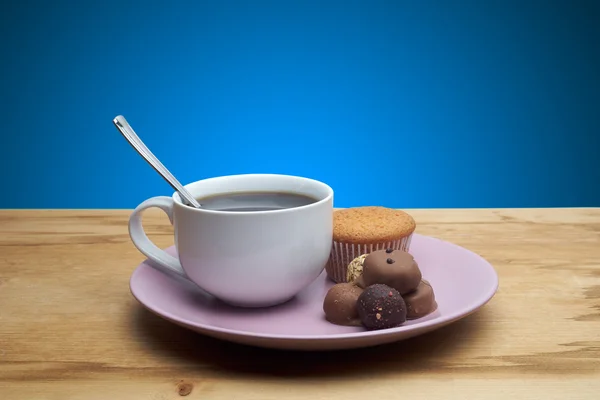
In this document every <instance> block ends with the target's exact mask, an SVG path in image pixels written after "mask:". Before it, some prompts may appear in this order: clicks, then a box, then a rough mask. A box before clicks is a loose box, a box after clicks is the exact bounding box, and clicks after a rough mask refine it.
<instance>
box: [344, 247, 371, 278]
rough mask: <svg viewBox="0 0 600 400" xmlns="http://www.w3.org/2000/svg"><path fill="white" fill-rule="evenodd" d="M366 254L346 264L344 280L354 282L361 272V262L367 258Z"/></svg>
mask: <svg viewBox="0 0 600 400" xmlns="http://www.w3.org/2000/svg"><path fill="white" fill-rule="evenodd" d="M367 256H368V254H363V255H362V256H358V257H356V258H355V259H354V260H352V261H351V262H350V264H348V270H347V272H346V281H348V282H355V281H356V280H357V279H358V277H359V276H360V275H361V274H362V270H363V262H364V261H365V258H367Z"/></svg>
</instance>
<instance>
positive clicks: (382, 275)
mask: <svg viewBox="0 0 600 400" xmlns="http://www.w3.org/2000/svg"><path fill="white" fill-rule="evenodd" d="M388 250H389V249H388ZM388 250H376V251H374V252H372V253H370V254H369V255H368V256H367V258H365V261H364V262H363V272H362V275H361V278H360V279H358V280H357V281H356V282H357V284H359V285H360V286H361V287H363V288H366V287H368V286H371V285H374V284H377V283H382V284H385V285H388V286H390V287H392V288H394V289H396V290H397V291H398V292H399V293H400V294H401V295H404V294H406V293H408V292H411V291H413V290H415V289H416V288H417V286H419V283H420V282H421V277H422V276H421V270H420V269H419V266H418V265H417V262H416V261H415V259H414V258H413V256H412V255H411V254H409V253H407V252H405V251H402V250H393V251H392V252H388Z"/></svg>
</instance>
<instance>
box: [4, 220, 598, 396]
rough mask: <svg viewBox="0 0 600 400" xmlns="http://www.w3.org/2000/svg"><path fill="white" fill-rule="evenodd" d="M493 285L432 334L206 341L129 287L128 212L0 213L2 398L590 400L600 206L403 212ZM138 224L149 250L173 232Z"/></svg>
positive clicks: (158, 223)
mask: <svg viewBox="0 0 600 400" xmlns="http://www.w3.org/2000/svg"><path fill="white" fill-rule="evenodd" d="M408 211H409V212H410V213H411V214H412V215H413V216H414V217H415V219H416V221H417V224H418V227H417V232H419V233H421V234H425V235H430V236H435V237H438V238H441V239H444V240H448V241H451V242H454V243H457V244H459V245H461V246H464V247H466V248H469V249H471V250H473V251H475V252H477V253H479V254H481V255H482V256H483V257H485V258H486V259H488V260H489V261H490V262H491V263H492V264H493V265H494V266H495V268H496V269H497V271H498V273H499V276H500V289H499V291H498V294H497V295H496V297H494V299H492V301H491V302H490V303H489V304H488V305H486V306H485V307H484V308H483V309H482V310H480V311H479V312H478V313H476V314H474V315H472V316H471V317H469V318H467V319H465V320H463V321H460V322H458V323H455V324H453V325H451V326H449V327H447V328H444V329H441V330H439V331H436V332H433V333H431V334H428V335H425V336H421V337H417V338H414V339H411V340H407V341H405V342H399V343H396V344H392V345H387V346H382V347H378V348H371V349H361V350H353V351H340V352H330V353H301V352H297V353H296V352H285V351H275V350H264V349H256V348H250V347H244V346H240V345H234V344H230V343H225V342H220V341H217V340H214V339H210V338H205V337H203V336H200V335H198V334H196V333H193V332H190V331H188V330H185V329H183V328H180V327H177V326H175V325H172V324H170V323H168V322H166V321H163V320H162V319H160V318H158V317H156V316H154V315H152V314H150V313H148V312H146V311H145V310H144V309H143V308H142V307H141V306H140V305H139V304H137V303H136V302H135V300H134V299H133V297H132V296H131V294H130V292H129V286H128V283H129V276H130V274H131V273H132V271H133V270H134V268H135V267H136V265H137V264H139V262H141V261H142V260H143V256H142V255H141V254H140V253H138V251H137V250H136V249H135V248H134V247H133V245H132V244H131V242H130V241H129V237H128V234H127V218H128V216H129V214H130V211H129V210H117V211H115V210H111V211H105V210H77V211H68V210H64V211H58V210H38V211H17V210H4V211H0V399H10V400H21V399H61V400H65V399H108V398H123V399H152V400H162V399H181V398H185V399H218V400H220V399H223V400H225V399H261V400H268V399H280V398H290V399H303V400H304V399H332V398H343V399H363V398H365V397H366V396H368V397H372V398H380V399H395V398H398V399H402V398H412V399H461V400H462V399H470V398H474V399H475V398H476V399H507V398H511V399H528V400H534V399H545V400H549V399H561V400H562V399H598V398H599V396H600V395H599V393H600V209H511V210H408ZM145 224H146V227H147V230H148V231H149V233H150V236H151V238H152V239H153V240H155V241H156V243H157V244H158V245H160V246H162V247H166V246H169V245H171V244H172V242H173V238H172V228H171V227H170V226H169V225H168V220H167V218H166V216H165V215H164V214H161V213H160V212H152V211H150V212H148V213H146V215H145Z"/></svg>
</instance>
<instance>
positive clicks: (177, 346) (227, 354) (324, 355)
mask: <svg viewBox="0 0 600 400" xmlns="http://www.w3.org/2000/svg"><path fill="white" fill-rule="evenodd" d="M132 314H133V316H132V318H133V321H132V322H133V329H134V330H135V332H134V333H135V335H136V336H137V337H139V338H140V339H141V343H143V345H144V346H146V347H147V351H149V352H154V353H157V354H159V355H161V356H164V357H168V358H177V359H179V361H180V362H181V363H183V364H185V365H186V367H187V368H189V367H190V366H191V367H192V368H193V366H194V365H197V367H198V370H201V369H204V368H206V367H207V364H208V365H209V366H210V367H212V368H217V369H222V370H227V371H228V372H234V373H241V374H247V375H261V376H279V377H299V376H302V377H323V376H329V377H334V376H339V375H344V376H348V375H351V374H357V375H361V374H362V375H364V374H365V372H367V373H369V374H373V373H377V372H381V373H382V374H385V373H390V372H403V371H405V372H424V371H432V370H435V371H437V372H440V370H444V369H451V368H454V367H455V364H453V365H452V363H449V362H448V360H449V359H451V358H452V356H453V354H454V353H455V352H457V351H458V350H460V348H462V347H463V346H468V343H469V342H470V341H472V340H471V339H472V338H473V337H475V336H476V335H478V332H479V333H481V331H483V330H485V329H484V326H483V325H485V324H486V323H487V322H486V321H485V320H484V319H481V318H478V314H474V315H472V316H470V317H467V318H465V319H463V320H460V321H457V322H455V323H453V324H451V325H449V326H446V327H444V328H441V329H438V330H436V331H434V332H431V333H428V334H425V335H421V336H417V337H415V338H411V339H407V340H404V341H400V342H396V343H392V344H387V345H381V346H377V347H370V348H363V349H353V350H338V351H319V352H303V351H286V350H271V349H263V348H256V347H251V346H244V345H239V344H235V343H229V342H225V341H221V340H217V339H212V338H209V337H206V336H203V335H201V334H198V333H196V332H193V331H191V330H188V329H185V328H182V327H179V326H177V325H175V324H172V323H170V322H168V321H165V320H163V319H162V318H159V317H157V316H155V315H154V314H152V313H150V312H149V311H147V310H146V309H144V308H142V307H139V306H137V307H135V308H134V310H133V312H132Z"/></svg>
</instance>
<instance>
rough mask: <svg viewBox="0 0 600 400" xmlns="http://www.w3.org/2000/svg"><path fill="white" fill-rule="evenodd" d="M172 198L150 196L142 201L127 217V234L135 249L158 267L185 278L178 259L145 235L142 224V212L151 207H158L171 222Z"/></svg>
mask: <svg viewBox="0 0 600 400" xmlns="http://www.w3.org/2000/svg"><path fill="white" fill-rule="evenodd" d="M173 204H174V203H173V199H172V198H170V197H167V196H157V197H152V198H150V199H148V200H145V201H144V202H142V203H141V204H140V205H139V206H137V207H136V208H135V210H133V213H132V214H131V216H130V217H129V236H130V237H131V241H132V242H133V244H134V245H135V247H137V249H138V250H139V251H140V252H141V253H142V254H143V255H145V256H146V257H148V259H150V260H152V261H154V262H155V263H156V264H158V266H159V267H163V268H165V269H167V270H169V271H171V272H174V273H176V274H177V275H179V276H182V277H184V278H186V279H187V276H186V274H185V272H184V270H183V268H182V267H181V263H180V262H179V260H178V259H177V258H175V257H173V256H172V255H170V254H168V253H167V252H165V251H164V250H162V249H160V248H158V246H156V245H155V244H154V243H152V241H150V239H149V238H148V236H147V235H146V232H145V231H144V227H143V226H142V213H143V212H144V210H146V209H148V208H152V207H156V208H160V209H161V210H163V211H164V212H165V213H166V214H167V216H168V217H169V221H171V225H172V224H173Z"/></svg>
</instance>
